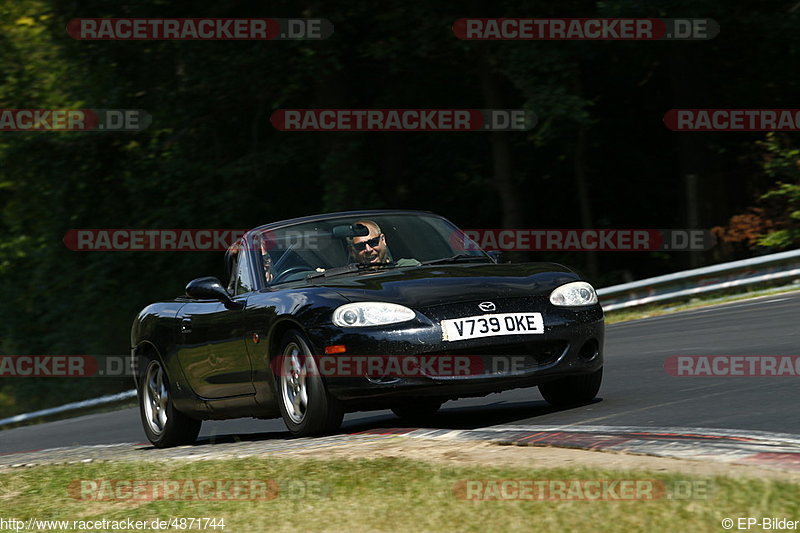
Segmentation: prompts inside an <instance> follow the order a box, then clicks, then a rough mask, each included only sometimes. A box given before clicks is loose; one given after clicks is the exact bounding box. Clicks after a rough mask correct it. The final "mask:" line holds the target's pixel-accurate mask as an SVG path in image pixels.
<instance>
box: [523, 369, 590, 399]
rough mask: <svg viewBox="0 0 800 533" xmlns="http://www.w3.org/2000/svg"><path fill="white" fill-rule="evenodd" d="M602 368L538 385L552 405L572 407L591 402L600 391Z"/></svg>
mask: <svg viewBox="0 0 800 533" xmlns="http://www.w3.org/2000/svg"><path fill="white" fill-rule="evenodd" d="M602 382H603V368H602V367H600V369H598V370H596V371H594V372H592V373H591V374H584V375H580V376H568V377H565V378H560V379H557V380H555V381H550V382H547V383H543V384H541V385H539V392H540V393H542V396H544V399H545V400H547V403H549V404H550V405H552V406H553V407H573V406H576V405H584V404H587V403H589V402H591V401H592V400H593V399H594V398H595V396H597V393H598V392H599V391H600V384H601V383H602Z"/></svg>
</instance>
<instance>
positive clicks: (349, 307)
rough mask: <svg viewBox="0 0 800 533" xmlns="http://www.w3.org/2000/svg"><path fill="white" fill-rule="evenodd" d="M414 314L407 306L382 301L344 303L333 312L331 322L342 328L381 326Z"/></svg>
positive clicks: (404, 320)
mask: <svg viewBox="0 0 800 533" xmlns="http://www.w3.org/2000/svg"><path fill="white" fill-rule="evenodd" d="M415 316H416V314H415V313H414V311H412V310H411V309H409V308H408V307H404V306H402V305H398V304H390V303H383V302H359V303H352V304H345V305H342V306H341V307H338V308H337V309H336V311H334V312H333V323H334V324H336V325H337V326H340V327H343V328H359V327H364V326H382V325H385V324H395V323H397V322H406V321H407V320H411V319H413V318H414V317H415Z"/></svg>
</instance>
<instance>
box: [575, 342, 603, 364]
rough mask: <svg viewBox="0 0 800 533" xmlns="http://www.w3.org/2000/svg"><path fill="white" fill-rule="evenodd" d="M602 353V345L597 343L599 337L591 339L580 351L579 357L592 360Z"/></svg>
mask: <svg viewBox="0 0 800 533" xmlns="http://www.w3.org/2000/svg"><path fill="white" fill-rule="evenodd" d="M599 353H600V345H599V344H598V343H597V339H589V340H588V341H586V342H585V343H583V346H581V349H580V350H579V351H578V357H580V358H581V359H584V360H586V361H591V360H592V359H594V358H595V357H597V355H598V354H599Z"/></svg>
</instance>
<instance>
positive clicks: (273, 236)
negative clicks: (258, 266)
mask: <svg viewBox="0 0 800 533" xmlns="http://www.w3.org/2000/svg"><path fill="white" fill-rule="evenodd" d="M255 242H256V243H257V245H258V246H259V247H260V250H261V255H262V260H263V262H264V272H265V276H266V279H267V282H268V283H270V284H273V285H274V284H277V283H284V282H287V281H297V280H301V279H305V278H307V277H308V276H310V275H326V273H328V274H332V272H330V271H331V269H338V270H334V271H333V273H339V272H340V271H341V267H345V266H347V265H354V264H355V265H359V266H361V267H363V268H359V269H353V271H354V272H356V271H363V270H371V267H381V268H391V267H405V266H418V265H421V264H423V263H427V262H431V261H435V262H439V261H447V260H449V259H452V260H453V261H454V262H455V261H457V260H465V259H466V260H473V261H478V260H485V261H487V262H491V258H489V257H488V256H487V255H486V253H485V252H483V251H482V250H480V248H478V246H477V245H476V244H475V243H474V242H473V241H471V240H469V239H468V238H467V237H466V236H465V235H464V234H463V233H462V232H461V230H459V229H458V228H457V227H456V226H454V225H452V224H451V223H449V222H448V221H446V220H444V219H442V218H439V217H437V216H433V215H424V214H422V215H421V214H392V215H368V216H361V217H352V216H350V217H341V218H332V219H327V220H321V221H317V222H306V223H301V224H295V225H291V226H286V227H283V228H281V229H277V230H266V231H263V232H261V233H260V234H258V235H256V236H255ZM345 272H347V271H345Z"/></svg>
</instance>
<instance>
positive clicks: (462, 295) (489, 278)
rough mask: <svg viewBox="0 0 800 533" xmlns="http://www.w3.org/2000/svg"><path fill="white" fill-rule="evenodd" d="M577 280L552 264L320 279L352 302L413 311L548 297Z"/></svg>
mask: <svg viewBox="0 0 800 533" xmlns="http://www.w3.org/2000/svg"><path fill="white" fill-rule="evenodd" d="M577 279H580V277H579V276H578V275H577V274H575V273H574V272H573V271H571V270H570V269H568V268H566V267H564V266H562V265H557V264H554V263H520V264H500V265H486V264H474V263H473V264H459V265H434V266H423V267H411V268H398V269H392V270H383V271H378V272H366V273H359V274H355V275H342V276H336V277H332V278H330V279H325V280H319V281H316V282H315V283H314V285H315V286H325V287H329V288H331V289H333V290H335V291H336V292H338V293H339V294H341V295H342V296H343V297H345V298H347V299H348V300H350V301H353V302H359V301H383V302H396V303H402V304H404V305H408V306H412V307H418V308H419V307H428V306H433V305H440V304H443V303H456V302H469V301H473V300H485V299H490V298H514V297H523V296H532V295H535V294H549V293H550V292H551V291H552V290H553V289H554V288H556V287H558V286H559V285H563V284H564V283H569V282H570V281H575V280H577Z"/></svg>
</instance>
